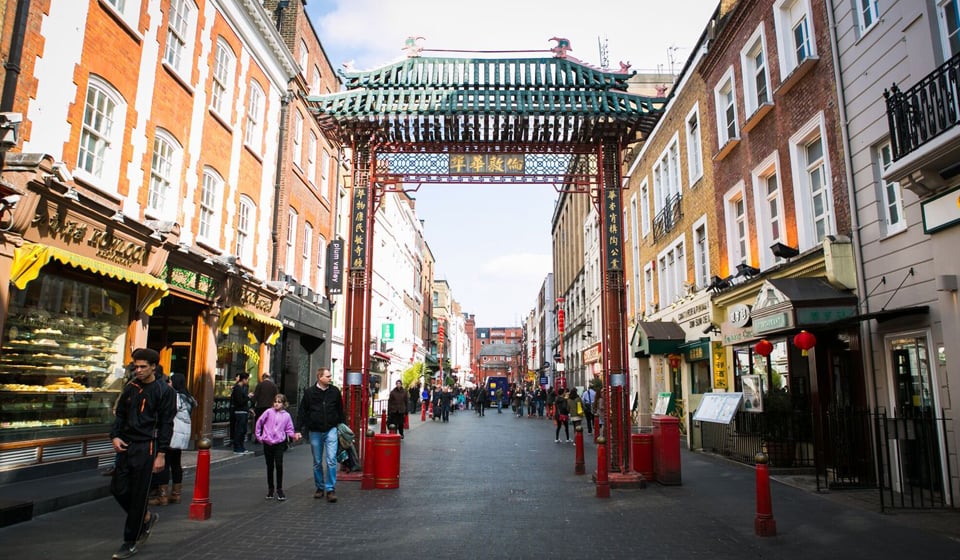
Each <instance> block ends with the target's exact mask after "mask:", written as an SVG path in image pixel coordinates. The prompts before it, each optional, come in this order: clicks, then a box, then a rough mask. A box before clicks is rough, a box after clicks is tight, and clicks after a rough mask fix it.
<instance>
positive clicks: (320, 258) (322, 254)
mask: <svg viewBox="0 0 960 560" xmlns="http://www.w3.org/2000/svg"><path fill="white" fill-rule="evenodd" d="M326 264H327V240H326V239H324V237H323V236H322V235H318V236H317V282H316V288H314V290H313V291H315V292H317V293H318V294H323V293H326V290H324V283H325V282H326V281H327V279H326V277H325V276H324V275H325V274H326V270H325V269H324V266H326Z"/></svg>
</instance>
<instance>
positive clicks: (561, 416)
mask: <svg viewBox="0 0 960 560" xmlns="http://www.w3.org/2000/svg"><path fill="white" fill-rule="evenodd" d="M554 407H555V410H556V417H557V418H556V422H557V434H556V436H555V439H554V440H553V441H554V442H555V443H560V426H563V431H564V433H566V434H567V443H570V442H571V441H572V440H571V439H570V407H569V404H568V402H567V391H566V389H557V399H556V401H555V402H554Z"/></svg>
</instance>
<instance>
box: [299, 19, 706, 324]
mask: <svg viewBox="0 0 960 560" xmlns="http://www.w3.org/2000/svg"><path fill="white" fill-rule="evenodd" d="M717 3H718V2H717V0H671V1H669V2H653V1H650V0H646V1H635V2H623V0H592V1H590V2H583V1H582V0H579V1H574V0H552V1H544V0H485V1H484V2H477V3H460V2H452V1H450V0H308V1H307V8H306V9H307V13H308V15H309V16H310V19H311V21H312V22H313V25H314V28H315V29H316V30H317V35H318V36H319V37H320V42H321V43H322V44H323V48H324V50H325V51H326V52H327V56H328V57H329V58H330V61H331V63H332V64H333V66H334V68H340V67H341V66H342V64H343V63H345V62H347V61H351V62H352V64H353V67H354V68H355V69H358V70H366V69H372V68H377V67H380V66H383V65H385V64H389V63H390V62H394V61H396V60H399V59H400V58H401V57H402V56H403V52H402V50H401V49H402V47H403V44H404V40H405V39H406V38H407V37H409V36H419V37H423V39H422V40H421V41H420V45H421V46H423V47H424V48H425V49H450V50H485V51H491V50H493V51H505V50H520V49H523V50H545V49H549V48H550V47H552V46H553V45H554V42H552V41H550V40H549V39H550V38H551V37H563V38H566V39H569V40H570V43H571V46H572V47H573V50H572V51H571V53H570V54H571V55H572V56H573V57H576V58H578V59H580V60H582V61H584V62H587V63H589V64H594V65H598V66H599V65H600V62H601V58H600V46H599V45H600V44H601V43H605V44H606V46H607V53H608V61H609V66H611V67H614V68H616V67H619V62H620V61H624V62H629V63H630V64H631V65H632V69H634V70H639V71H642V70H657V69H659V70H662V71H667V70H669V69H670V68H673V69H674V70H675V71H679V70H680V68H681V67H682V66H683V63H684V62H685V61H686V58H687V57H688V56H689V54H690V52H691V49H692V48H693V46H694V45H695V44H696V41H697V39H698V37H699V36H700V34H701V33H702V31H703V28H704V26H705V25H706V22H707V20H708V18H709V17H710V15H711V14H712V13H713V11H714V9H715V8H716V6H717ZM587 6H589V9H586V7H587ZM424 55H425V56H426V55H439V56H470V55H469V54H457V53H431V52H429V51H428V52H424ZM488 56H489V55H488ZM496 56H502V57H526V56H550V54H549V53H504V54H499V55H496ZM413 196H414V197H415V198H416V199H417V214H418V215H419V216H420V218H421V219H423V220H424V234H425V236H426V238H427V241H428V243H429V244H430V248H431V250H432V251H433V254H434V257H435V258H436V260H437V277H438V278H441V279H445V280H447V281H448V282H449V284H450V287H451V289H452V291H453V295H454V298H455V299H456V300H457V301H458V302H460V304H461V306H462V308H463V311H464V312H467V313H473V314H475V315H476V317H477V325H478V326H481V327H493V326H515V325H519V324H520V323H521V321H522V320H523V318H525V317H526V315H527V314H528V313H529V312H530V310H531V309H533V307H534V304H535V302H536V298H537V295H538V293H539V290H540V286H541V285H542V284H543V280H544V278H545V277H546V275H547V274H548V273H549V272H550V270H551V266H552V265H551V255H552V249H551V236H550V227H551V226H550V220H551V217H552V214H553V205H554V201H555V200H556V198H557V195H556V192H555V190H554V188H553V187H552V186H550V185H482V186H474V185H424V186H422V187H421V188H420V190H419V191H418V192H417V193H414V194H413Z"/></svg>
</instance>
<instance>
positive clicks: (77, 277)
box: [0, 154, 169, 480]
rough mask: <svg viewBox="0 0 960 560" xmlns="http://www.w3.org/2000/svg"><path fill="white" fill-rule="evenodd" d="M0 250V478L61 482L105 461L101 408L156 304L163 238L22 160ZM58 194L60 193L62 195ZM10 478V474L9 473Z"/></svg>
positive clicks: (106, 424)
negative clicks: (37, 473) (54, 477)
mask: <svg viewBox="0 0 960 560" xmlns="http://www.w3.org/2000/svg"><path fill="white" fill-rule="evenodd" d="M9 163H10V162H9V160H8V166H7V169H6V170H5V172H4V180H5V181H7V182H8V183H10V184H13V185H14V186H15V188H17V189H18V191H17V192H18V194H20V196H21V198H20V200H19V201H18V202H17V204H16V207H15V208H13V210H12V211H10V210H8V211H7V212H5V213H4V214H5V215H4V218H5V223H4V226H3V229H4V231H3V234H2V235H3V237H2V241H3V243H2V245H0V301H3V302H4V303H5V305H4V306H3V309H2V318H0V330H2V337H0V471H4V480H12V479H16V477H17V476H19V475H26V471H27V470H29V469H40V470H46V471H48V472H69V471H73V470H81V469H86V468H95V467H97V466H102V465H105V464H108V463H109V462H110V461H112V459H113V449H112V445H111V442H110V439H109V437H108V433H109V430H110V426H111V424H112V422H113V405H114V403H115V401H116V399H117V397H118V396H119V394H120V391H121V389H122V388H123V386H124V384H125V382H126V381H127V378H128V371H127V368H126V367H125V366H126V364H127V363H128V362H129V356H130V352H131V350H132V349H133V348H136V347H138V346H142V345H144V344H145V342H146V329H147V325H148V322H149V318H150V316H151V315H152V314H153V313H154V312H155V311H156V309H157V308H158V307H159V306H160V304H161V302H162V301H163V299H164V297H165V296H166V295H167V294H168V291H169V289H168V286H167V284H166V282H164V281H163V280H162V279H161V278H159V277H158V276H157V275H156V273H157V272H159V271H160V269H161V268H162V267H163V263H164V261H165V259H166V256H167V255H166V251H165V250H164V249H163V247H162V245H163V241H164V236H163V234H161V233H160V232H157V231H155V230H153V229H151V228H150V227H148V226H146V225H144V224H140V223H136V222H133V221H127V220H124V219H123V218H122V215H121V214H119V212H118V208H116V207H110V206H108V205H107V204H106V203H105V202H104V201H103V200H102V198H98V197H93V196H88V195H86V194H84V193H77V192H76V191H74V190H73V189H72V187H68V186H66V185H63V184H61V183H58V182H56V181H54V180H53V175H52V174H51V173H49V169H50V166H51V165H52V162H51V161H49V158H44V157H42V156H32V155H29V154H27V155H24V156H22V157H21V159H20V160H19V161H18V162H16V165H13V166H11V165H9ZM68 188H69V189H70V192H71V194H67V193H68ZM18 471H19V472H18Z"/></svg>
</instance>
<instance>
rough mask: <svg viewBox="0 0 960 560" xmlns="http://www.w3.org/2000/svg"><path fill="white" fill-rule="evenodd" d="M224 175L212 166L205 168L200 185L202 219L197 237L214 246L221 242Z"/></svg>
mask: <svg viewBox="0 0 960 560" xmlns="http://www.w3.org/2000/svg"><path fill="white" fill-rule="evenodd" d="M222 197H223V177H221V176H220V174H219V173H217V172H216V171H214V170H213V169H211V168H209V167H208V168H206V169H204V170H203V181H202V182H201V186H200V221H199V225H198V226H197V238H198V239H199V240H201V241H205V242H206V243H207V244H208V245H210V246H212V247H219V244H220V239H219V237H220V214H221V212H220V201H221V200H222V199H223V198H222Z"/></svg>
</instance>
